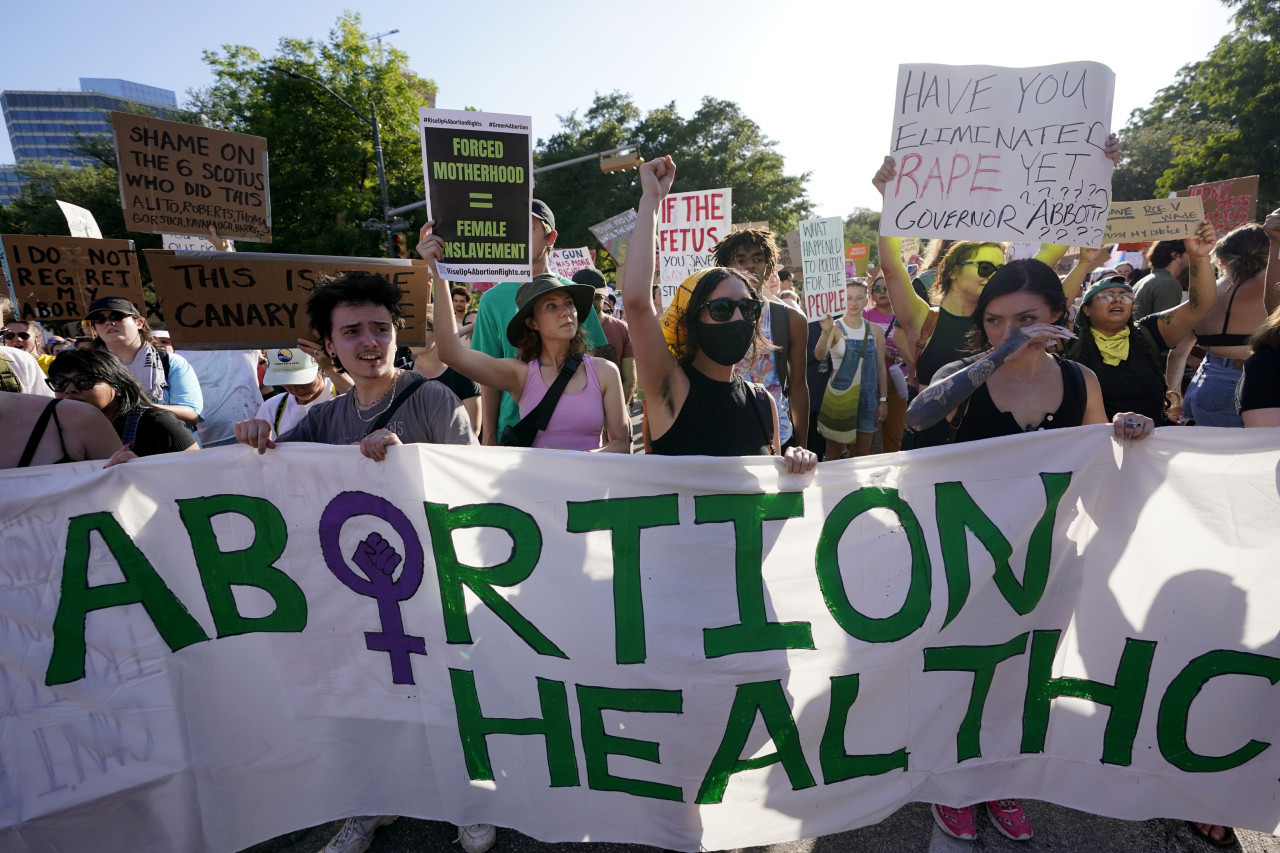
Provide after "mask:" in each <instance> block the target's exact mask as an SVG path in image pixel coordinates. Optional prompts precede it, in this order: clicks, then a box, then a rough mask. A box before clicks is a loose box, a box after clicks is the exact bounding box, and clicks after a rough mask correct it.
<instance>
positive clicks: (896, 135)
mask: <svg viewBox="0 0 1280 853" xmlns="http://www.w3.org/2000/svg"><path fill="white" fill-rule="evenodd" d="M1114 88H1115V74H1114V72H1112V71H1111V69H1110V68H1107V67H1106V66H1105V65H1101V64H1099V63H1096V62H1070V63H1063V64H1060V65H1044V66H1040V67H1038V68H998V67H995V66H991V65H964V66H952V65H902V66H899V68H898V86H897V92H896V95H895V98H894V115H893V135H892V137H891V138H890V140H889V151H890V153H891V155H892V156H893V158H894V160H895V161H896V164H897V175H896V176H895V177H894V179H893V180H891V181H890V182H889V184H888V186H887V187H886V188H885V194H884V209H883V212H882V218H881V225H880V228H881V233H882V234H886V235H894V236H898V237H942V238H946V239H953V240H1008V241H1012V242H1021V241H1032V242H1045V243H1068V244H1070V245H1073V246H1090V247H1095V248H1096V247H1097V246H1100V245H1101V244H1102V237H1103V232H1104V229H1105V227H1106V221H1107V206H1108V204H1109V203H1110V201H1111V169H1112V166H1111V163H1110V161H1108V160H1107V159H1106V156H1105V154H1104V153H1103V149H1104V148H1105V146H1106V144H1107V136H1108V134H1109V133H1110V127H1111V104H1112V98H1113V90H1114Z"/></svg>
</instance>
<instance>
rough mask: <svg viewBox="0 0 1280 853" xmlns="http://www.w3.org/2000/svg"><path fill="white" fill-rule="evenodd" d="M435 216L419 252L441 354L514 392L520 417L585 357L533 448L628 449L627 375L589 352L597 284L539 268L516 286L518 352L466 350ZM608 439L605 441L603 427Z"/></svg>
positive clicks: (513, 334)
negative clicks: (443, 270)
mask: <svg viewBox="0 0 1280 853" xmlns="http://www.w3.org/2000/svg"><path fill="white" fill-rule="evenodd" d="M434 224H435V223H434V222H428V223H427V224H426V225H424V226H423V227H422V232H421V235H420V236H421V240H420V242H419V243H418V254H420V255H421V256H422V257H423V258H425V259H426V261H427V264H428V265H429V266H430V267H431V275H432V277H433V278H434V279H435V284H434V287H435V333H436V350H437V351H438V352H439V353H440V360H441V361H443V362H444V363H445V364H447V365H449V366H450V367H452V368H453V369H454V370H456V371H458V372H459V373H461V374H462V375H463V376H466V377H468V378H469V379H473V380H475V381H476V382H479V383H480V384H481V385H484V386H486V387H490V388H495V389H498V390H500V391H504V392H506V393H508V394H510V395H511V396H512V397H513V398H515V399H516V400H517V401H518V404H519V407H520V408H519V411H520V417H521V418H524V417H526V416H528V415H529V413H530V412H532V411H533V410H534V408H536V407H537V405H538V403H540V402H541V401H542V398H543V397H544V396H546V394H547V391H548V389H550V388H551V386H552V385H553V384H555V382H556V378H557V377H558V376H559V375H560V372H561V368H563V367H564V366H565V363H566V362H567V361H569V359H570V358H574V357H580V360H581V363H580V364H578V366H577V368H576V369H575V370H574V372H573V374H572V376H570V378H569V381H568V384H567V385H565V386H564V387H563V393H562V394H561V395H560V397H559V399H558V400H556V404H555V409H554V410H553V412H552V415H551V420H550V422H549V423H548V424H547V428H546V429H545V430H539V431H538V432H537V434H536V436H535V437H534V439H533V444H532V446H533V447H543V448H551V449H558V450H590V451H595V450H601V451H605V452H609V453H628V452H630V449H631V434H630V430H629V427H628V421H627V417H626V409H625V407H624V406H623V404H622V375H621V374H620V373H619V372H618V368H617V367H615V366H614V365H613V364H612V363H610V362H608V361H606V360H604V359H598V358H592V357H591V356H590V355H588V354H587V352H588V345H587V341H586V334H585V332H584V331H583V325H582V323H583V322H585V319H586V318H587V317H592V316H594V313H595V312H594V311H592V307H591V303H592V300H593V299H594V297H595V288H593V287H591V286H590V285H586V284H575V283H573V282H566V281H564V280H562V279H561V278H559V277H558V276H555V275H551V274H550V273H541V274H538V275H535V276H534V277H533V280H532V281H527V282H524V283H523V284H521V285H520V286H519V287H518V288H517V289H516V295H515V303H516V312H515V314H514V315H512V317H511V319H510V320H509V321H508V322H507V328H506V338H507V343H509V344H510V345H511V346H512V347H514V348H515V349H516V351H517V352H518V355H519V357H518V358H494V357H493V356H491V355H488V354H486V353H484V352H481V351H479V350H476V349H467V348H466V347H465V346H463V344H462V340H461V339H460V338H459V337H458V326H457V319H456V318H455V317H454V314H453V310H452V302H451V297H450V294H449V287H448V284H447V283H446V282H445V281H444V279H443V278H441V277H440V275H439V271H438V270H437V269H436V262H437V261H439V260H441V259H442V258H443V257H444V243H443V241H442V240H441V239H440V238H439V237H437V236H436V235H435V234H433V233H431V228H432V226H433V225H434ZM602 431H603V434H604V435H605V437H606V440H605V442H604V444H601V434H602Z"/></svg>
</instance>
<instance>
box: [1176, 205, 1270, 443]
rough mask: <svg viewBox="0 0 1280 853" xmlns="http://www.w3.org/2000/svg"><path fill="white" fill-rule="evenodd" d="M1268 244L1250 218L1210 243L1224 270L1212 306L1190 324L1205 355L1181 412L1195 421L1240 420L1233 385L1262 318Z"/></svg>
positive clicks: (1216, 423) (1235, 422)
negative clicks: (1194, 323)
mask: <svg viewBox="0 0 1280 853" xmlns="http://www.w3.org/2000/svg"><path fill="white" fill-rule="evenodd" d="M1270 245H1271V244H1270V240H1269V239H1268V236H1267V233H1266V232H1265V231H1264V230H1263V228H1262V226H1261V225H1257V224H1250V225H1241V226H1240V227H1239V228H1236V229H1235V230H1234V231H1232V232H1231V233H1229V234H1227V236H1225V237H1223V238H1222V239H1221V240H1219V241H1218V244H1217V245H1216V246H1215V247H1214V249H1213V254H1214V257H1215V258H1216V259H1217V261H1218V264H1219V265H1220V266H1222V267H1224V268H1225V271H1226V276H1225V278H1223V280H1222V281H1220V282H1219V283H1218V292H1217V299H1216V300H1215V302H1214V304H1213V307H1212V308H1211V309H1210V310H1209V313H1208V314H1207V315H1205V317H1204V318H1203V319H1201V320H1200V322H1198V323H1197V324H1196V326H1195V335H1196V343H1197V345H1198V346H1200V347H1201V348H1203V350H1204V356H1203V357H1202V358H1201V359H1200V366H1199V368H1197V369H1196V373H1195V375H1194V376H1193V377H1191V384H1190V385H1188V386H1187V394H1186V399H1184V400H1183V403H1182V413H1183V416H1184V417H1186V418H1187V419H1188V420H1191V421H1194V422H1195V424H1196V425H1197V426H1225V427H1239V426H1244V421H1243V420H1242V419H1241V418H1240V415H1239V413H1238V412H1236V406H1235V398H1236V386H1237V385H1238V384H1240V373H1241V369H1242V368H1243V367H1244V360H1245V359H1246V358H1248V357H1249V356H1250V354H1251V350H1250V349H1249V339H1250V338H1251V337H1252V335H1253V333H1254V332H1256V331H1257V330H1258V328H1259V327H1260V326H1261V325H1262V324H1263V322H1264V321H1265V320H1266V319H1267V311H1266V308H1265V307H1264V301H1263V292H1264V290H1265V278H1266V269H1267V255H1268V249H1269V247H1270Z"/></svg>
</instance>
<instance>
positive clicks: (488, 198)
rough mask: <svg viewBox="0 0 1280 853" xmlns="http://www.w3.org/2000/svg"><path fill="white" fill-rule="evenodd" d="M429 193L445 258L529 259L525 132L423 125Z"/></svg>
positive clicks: (527, 167)
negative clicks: (496, 131) (470, 129)
mask: <svg viewBox="0 0 1280 853" xmlns="http://www.w3.org/2000/svg"><path fill="white" fill-rule="evenodd" d="M422 135H423V145H424V147H425V149H426V152H427V161H428V164H429V165H428V169H427V181H428V185H427V195H428V197H429V199H430V201H431V215H432V217H433V218H434V219H435V221H436V224H435V233H436V234H438V235H439V236H440V237H441V239H443V240H444V259H445V261H455V262H456V261H480V260H490V259H492V260H506V261H518V262H523V263H528V262H529V204H530V201H529V200H530V195H531V193H530V189H529V179H530V175H529V163H530V159H529V157H530V155H529V137H528V136H527V135H526V134H520V133H495V132H492V131H487V132H478V131H465V130H451V129H440V128H431V127H424V128H423V129H422Z"/></svg>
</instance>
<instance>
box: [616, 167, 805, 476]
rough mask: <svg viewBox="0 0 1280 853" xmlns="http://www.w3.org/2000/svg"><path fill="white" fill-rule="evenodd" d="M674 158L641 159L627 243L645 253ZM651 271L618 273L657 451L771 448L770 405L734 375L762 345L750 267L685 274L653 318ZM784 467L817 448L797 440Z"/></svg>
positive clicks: (800, 463) (800, 466)
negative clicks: (632, 226)
mask: <svg viewBox="0 0 1280 853" xmlns="http://www.w3.org/2000/svg"><path fill="white" fill-rule="evenodd" d="M675 171H676V165H675V163H674V162H672V160H671V158H670V157H660V158H658V159H657V160H651V161H649V162H648V163H645V164H644V165H642V166H641V167H640V185H641V187H642V195H641V198H640V204H639V206H638V207H637V217H636V226H635V231H634V233H633V236H632V239H631V246H630V248H629V249H628V250H627V251H628V252H629V253H631V254H632V255H633V257H637V258H648V257H652V256H653V248H654V231H655V228H656V227H657V222H658V205H659V204H660V203H661V202H662V199H663V198H664V197H665V196H666V195H667V193H668V192H669V191H670V189H671V182H672V180H673V179H674V178H675ZM651 283H652V270H651V269H649V268H648V267H647V265H645V264H638V263H637V264H629V265H627V266H626V268H625V270H624V272H623V280H622V293H623V302H624V304H625V305H626V308H627V322H628V325H629V327H630V332H631V347H632V350H633V351H634V353H635V359H636V373H637V374H638V376H639V379H640V386H641V387H642V388H643V389H644V392H645V402H646V406H647V408H648V418H649V431H650V435H651V436H652V448H653V452H654V453H655V454H660V455H667V456H684V455H710V456H755V455H765V454H771V453H776V452H777V451H776V447H777V444H778V442H777V435H778V412H777V409H776V408H775V405H774V403H773V398H772V397H770V396H769V394H768V393H767V392H765V391H764V390H763V389H762V388H758V387H756V386H749V385H747V384H746V383H744V382H743V381H742V378H741V377H739V376H736V375H735V374H734V365H735V364H737V363H738V362H739V361H741V360H742V358H743V357H744V356H745V355H746V354H747V352H748V351H749V350H750V349H751V348H752V347H753V346H768V345H769V344H768V342H767V341H764V340H763V337H762V335H761V334H760V316H761V312H762V310H763V308H764V304H765V303H764V301H763V300H762V299H761V298H760V293H759V290H758V289H757V285H756V282H755V280H754V277H753V276H751V274H750V273H745V272H740V271H737V270H729V269H724V268H722V267H712V268H711V269H708V270H701V271H699V272H696V273H694V274H693V275H691V276H689V277H688V278H686V279H685V280H684V282H683V283H682V284H681V285H680V286H679V288H678V289H677V291H676V294H675V296H674V297H673V299H672V300H671V305H670V307H669V308H668V309H667V310H666V311H665V312H663V314H662V317H661V319H659V317H658V312H657V310H656V309H655V308H654V306H653V302H652V300H651V299H650V298H649V288H650V285H651ZM784 458H785V460H786V469H787V471H788V472H789V473H800V472H803V471H808V470H811V469H812V468H813V467H814V466H815V465H816V464H817V461H818V460H817V456H815V455H814V454H813V453H811V452H810V451H808V450H805V449H803V448H799V447H791V448H788V449H787V451H786V454H785V457H784Z"/></svg>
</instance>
